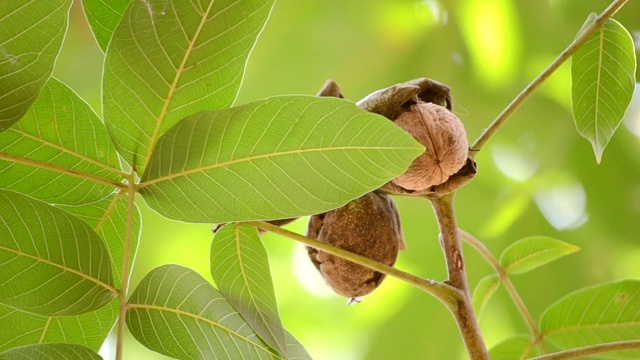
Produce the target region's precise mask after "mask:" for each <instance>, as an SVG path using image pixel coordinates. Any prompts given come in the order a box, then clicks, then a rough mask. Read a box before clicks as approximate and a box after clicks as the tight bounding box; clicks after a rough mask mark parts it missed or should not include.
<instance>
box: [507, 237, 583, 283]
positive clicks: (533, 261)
mask: <svg viewBox="0 0 640 360" xmlns="http://www.w3.org/2000/svg"><path fill="white" fill-rule="evenodd" d="M578 250H580V248H579V247H577V246H575V245H571V244H568V243H566V242H564V241H560V240H556V239H552V238H550V237H546V236H532V237H528V238H524V239H521V240H518V241H516V242H515V243H513V244H511V245H509V247H507V248H506V249H505V250H504V251H503V252H502V256H500V264H501V265H502V267H504V268H505V270H507V272H509V273H511V274H522V273H525V272H527V271H531V270H533V269H536V268H538V267H540V266H542V265H544V264H547V263H550V262H552V261H554V260H556V259H559V258H561V257H563V256H566V255H569V254H571V253H574V252H576V251H578Z"/></svg>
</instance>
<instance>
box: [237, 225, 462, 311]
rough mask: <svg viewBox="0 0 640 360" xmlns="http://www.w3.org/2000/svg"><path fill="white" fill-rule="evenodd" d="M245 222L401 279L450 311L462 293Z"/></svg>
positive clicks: (280, 230) (273, 227)
mask: <svg viewBox="0 0 640 360" xmlns="http://www.w3.org/2000/svg"><path fill="white" fill-rule="evenodd" d="M246 224H249V225H253V226H255V227H257V228H259V229H262V230H266V231H269V232H272V233H274V234H278V235H281V236H284V237H288V238H290V239H292V240H296V241H298V242H301V243H303V244H305V245H308V246H311V247H314V248H316V249H319V250H322V251H325V252H327V253H329V254H333V255H336V256H340V257H342V258H345V259H347V260H350V261H352V262H354V263H356V264H359V265H362V266H366V267H368V268H371V269H373V270H376V271H379V272H381V273H383V274H386V275H389V276H393V277H395V278H396V279H399V280H402V281H404V282H406V283H408V284H411V285H413V286H415V287H417V288H419V289H421V290H423V291H424V292H426V293H429V294H431V295H433V296H434V297H435V298H437V299H438V300H440V301H441V302H442V303H444V304H445V306H447V308H448V309H449V310H451V311H454V309H452V306H455V305H456V304H457V303H458V302H459V301H460V299H461V298H462V293H461V292H460V291H459V290H458V289H455V288H453V287H452V286H450V285H448V284H445V283H441V282H437V281H434V280H426V279H423V278H420V277H418V276H415V275H413V274H410V273H407V272H404V271H402V270H398V269H396V268H394V267H391V266H388V265H385V264H382V263H379V262H377V261H375V260H372V259H369V258H368V257H365V256H362V255H358V254H355V253H352V252H350V251H347V250H344V249H341V248H338V247H335V246H332V245H329V244H326V243H323V242H320V241H318V240H314V239H312V238H309V237H306V236H303V235H300V234H297V233H294V232H292V231H289V230H286V229H283V228H281V227H279V226H276V225H272V224H269V223H267V222H263V221H249V222H246Z"/></svg>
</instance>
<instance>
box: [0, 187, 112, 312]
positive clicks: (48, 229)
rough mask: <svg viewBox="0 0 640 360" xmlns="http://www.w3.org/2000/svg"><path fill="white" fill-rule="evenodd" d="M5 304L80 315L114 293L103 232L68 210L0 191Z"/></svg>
mask: <svg viewBox="0 0 640 360" xmlns="http://www.w3.org/2000/svg"><path fill="white" fill-rule="evenodd" d="M0 209H3V210H2V217H1V218H0V274H3V276H2V277H0V303H3V304H5V305H9V306H12V307H15V308H18V309H20V310H25V311H30V312H33V313H37V314H41V315H76V314H81V313H85V312H89V311H93V310H96V309H99V308H101V307H102V306H104V305H106V304H107V303H109V302H110V301H111V300H112V299H113V298H114V297H115V295H114V292H113V291H112V290H113V275H112V273H111V262H110V259H109V254H108V251H107V249H106V248H105V246H104V244H103V243H102V240H101V239H100V237H99V236H98V234H96V233H95V231H93V229H91V228H90V227H89V226H88V225H87V224H86V223H84V222H83V221H81V220H79V219H78V218H76V217H74V216H72V215H70V214H68V213H67V212H65V211H63V210H60V209H57V208H55V207H53V206H50V205H47V204H45V203H42V202H40V201H37V200H34V199H31V198H28V197H26V196H24V195H20V194H17V193H14V192H11V191H7V190H0Z"/></svg>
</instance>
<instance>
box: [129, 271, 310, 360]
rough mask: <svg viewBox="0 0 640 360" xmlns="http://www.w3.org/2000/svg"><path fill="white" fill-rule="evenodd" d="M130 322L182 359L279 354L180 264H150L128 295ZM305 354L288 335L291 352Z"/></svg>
mask: <svg viewBox="0 0 640 360" xmlns="http://www.w3.org/2000/svg"><path fill="white" fill-rule="evenodd" d="M129 306H130V308H129V310H128V311H127V319H126V320H127V325H128V327H129V330H130V331H131V333H132V334H133V336H134V337H135V338H136V339H137V340H138V341H140V342H141V343H142V344H143V345H145V346H146V347H148V348H149V349H151V350H154V351H157V352H159V353H161V354H164V355H167V356H171V357H174V358H178V359H196V358H197V359H214V358H219V357H223V358H229V359H280V358H281V357H280V356H278V355H276V353H275V351H274V350H273V349H271V348H269V346H267V345H266V344H265V343H264V342H263V341H262V340H261V339H260V338H259V337H258V336H257V335H256V334H255V333H254V332H253V331H252V330H251V328H250V326H249V325H248V324H247V323H246V322H245V320H244V319H243V318H242V316H240V314H238V313H237V312H236V310H235V309H234V308H233V307H232V306H231V305H230V304H229V303H228V302H227V301H226V300H225V298H224V297H223V296H222V295H221V294H220V293H219V292H218V291H217V290H216V289H215V288H214V287H213V286H211V284H209V283H208V282H207V281H206V280H205V279H204V278H202V276H200V275H199V274H197V273H196V272H194V271H192V270H189V269H186V268H183V267H181V266H178V265H165V266H161V267H159V268H156V269H154V270H152V271H151V272H150V273H149V274H148V275H147V276H146V277H145V278H144V279H143V280H142V281H141V282H140V285H139V286H138V288H137V289H136V290H135V291H134V293H133V294H132V295H131V298H130V299H129ZM289 350H291V352H293V353H294V354H297V356H296V357H299V358H305V356H304V351H303V350H302V348H301V346H300V345H299V344H298V343H297V342H296V341H295V339H293V337H291V336H287V352H289Z"/></svg>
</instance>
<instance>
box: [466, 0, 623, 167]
mask: <svg viewBox="0 0 640 360" xmlns="http://www.w3.org/2000/svg"><path fill="white" fill-rule="evenodd" d="M627 1H629V0H614V1H613V2H612V3H611V4H610V5H609V6H608V7H607V8H606V9H605V10H604V11H603V12H602V13H601V14H600V15H599V16H598V17H597V18H596V19H595V20H594V21H593V23H591V24H590V25H589V26H588V27H587V28H586V29H584V31H582V32H581V33H580V34H578V36H577V37H576V38H575V40H573V42H572V43H571V44H569V46H567V48H566V49H565V50H564V51H563V52H562V53H560V55H558V57H557V58H556V59H555V60H553V62H552V63H551V64H550V65H549V66H548V67H547V68H546V69H544V71H542V73H540V75H538V77H536V78H535V79H534V80H533V81H532V82H531V83H530V84H529V85H527V87H526V88H524V90H522V92H520V94H518V96H516V97H515V99H513V101H511V103H510V104H509V105H508V106H507V107H506V108H505V109H504V110H503V111H502V112H501V113H500V115H498V117H497V118H496V119H495V120H493V122H492V123H491V124H490V125H489V127H487V128H486V129H485V130H484V131H483V132H482V134H480V136H479V137H478V139H477V140H476V141H475V142H474V143H473V144H472V145H471V147H470V148H469V156H470V157H471V158H475V156H476V154H477V153H478V152H479V151H480V150H482V147H483V146H484V145H485V144H486V143H487V142H488V141H489V139H491V137H492V136H493V135H495V133H496V132H497V131H498V129H499V128H500V127H501V126H502V125H503V124H504V123H505V122H506V121H507V120H508V119H509V118H510V117H511V115H513V113H515V112H516V110H517V109H518V108H519V107H520V105H522V104H523V103H524V102H525V101H526V100H527V99H528V98H529V96H531V95H532V94H533V93H534V92H535V91H536V90H537V89H538V87H540V85H542V83H544V82H545V80H547V79H548V78H549V77H550V76H551V74H553V73H554V72H555V71H556V70H557V69H558V68H559V67H560V65H562V64H563V63H564V62H565V61H566V60H567V59H568V58H570V57H571V56H572V55H573V54H574V53H575V52H576V51H577V50H578V49H579V48H580V47H582V45H584V43H586V42H587V41H588V40H589V38H591V35H593V34H594V33H595V32H596V31H598V29H600V28H601V27H602V26H603V25H604V23H605V22H606V21H607V20H608V19H609V18H611V17H612V16H613V14H615V13H616V12H617V11H618V10H619V9H620V8H621V7H622V6H624V4H625V3H627Z"/></svg>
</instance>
